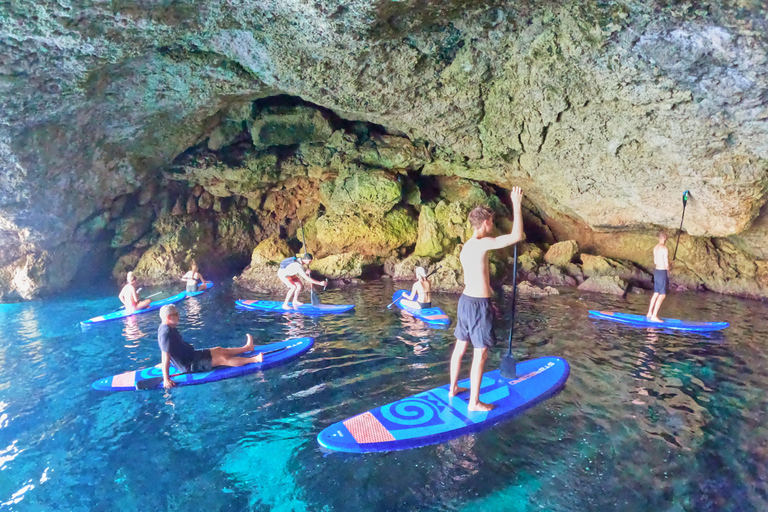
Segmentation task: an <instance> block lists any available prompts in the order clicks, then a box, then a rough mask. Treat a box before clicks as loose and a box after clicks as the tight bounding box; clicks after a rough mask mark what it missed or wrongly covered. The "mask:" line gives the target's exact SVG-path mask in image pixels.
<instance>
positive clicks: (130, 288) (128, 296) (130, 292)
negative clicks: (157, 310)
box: [118, 272, 150, 313]
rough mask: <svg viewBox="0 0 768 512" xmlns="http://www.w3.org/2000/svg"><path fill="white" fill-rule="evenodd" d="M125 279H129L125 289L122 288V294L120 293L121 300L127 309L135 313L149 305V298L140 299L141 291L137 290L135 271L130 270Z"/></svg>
mask: <svg viewBox="0 0 768 512" xmlns="http://www.w3.org/2000/svg"><path fill="white" fill-rule="evenodd" d="M125 279H126V281H128V284H126V285H125V286H123V289H122V290H120V295H118V298H119V299H120V302H122V303H123V306H125V310H126V311H128V312H129V313H133V312H134V311H138V310H139V309H145V308H146V307H147V306H149V303H150V300H149V299H144V300H142V301H140V300H139V292H138V291H137V290H136V276H134V275H133V272H128V275H126V276H125Z"/></svg>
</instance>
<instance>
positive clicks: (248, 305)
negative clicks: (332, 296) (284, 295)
mask: <svg viewBox="0 0 768 512" xmlns="http://www.w3.org/2000/svg"><path fill="white" fill-rule="evenodd" d="M235 304H237V305H238V306H240V307H242V308H245V309H249V310H261V311H272V312H275V313H301V314H303V315H327V314H331V313H335V314H338V313H346V312H347V311H349V310H350V309H354V307H355V305H354V304H320V305H318V306H313V305H312V304H302V305H301V306H299V307H293V306H290V307H287V308H284V307H283V303H282V302H280V301H276V300H236V301H235Z"/></svg>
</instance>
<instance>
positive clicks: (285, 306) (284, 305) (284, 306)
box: [283, 302, 291, 309]
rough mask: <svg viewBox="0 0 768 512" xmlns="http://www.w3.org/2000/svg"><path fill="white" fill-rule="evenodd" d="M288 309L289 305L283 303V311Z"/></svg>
mask: <svg viewBox="0 0 768 512" xmlns="http://www.w3.org/2000/svg"><path fill="white" fill-rule="evenodd" d="M290 307H291V305H290V304H288V303H287V302H283V309H288V308H290Z"/></svg>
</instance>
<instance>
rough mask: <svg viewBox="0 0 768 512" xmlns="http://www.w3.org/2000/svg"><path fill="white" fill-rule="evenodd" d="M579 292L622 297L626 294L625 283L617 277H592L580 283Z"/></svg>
mask: <svg viewBox="0 0 768 512" xmlns="http://www.w3.org/2000/svg"><path fill="white" fill-rule="evenodd" d="M579 290H581V291H584V292H596V293H610V294H613V295H624V294H625V293H626V292H627V283H626V282H625V281H624V280H623V279H621V278H620V277H618V276H593V277H590V278H589V279H587V280H586V281H584V282H583V283H581V284H580V285H579Z"/></svg>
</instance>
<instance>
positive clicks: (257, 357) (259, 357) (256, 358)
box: [253, 352, 264, 363]
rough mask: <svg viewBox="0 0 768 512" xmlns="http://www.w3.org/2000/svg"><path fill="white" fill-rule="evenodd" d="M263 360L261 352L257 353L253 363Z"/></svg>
mask: <svg viewBox="0 0 768 512" xmlns="http://www.w3.org/2000/svg"><path fill="white" fill-rule="evenodd" d="M263 360H264V354H262V353H261V352H259V355H257V356H256V357H254V358H253V362H254V363H260V362H262V361H263Z"/></svg>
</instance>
